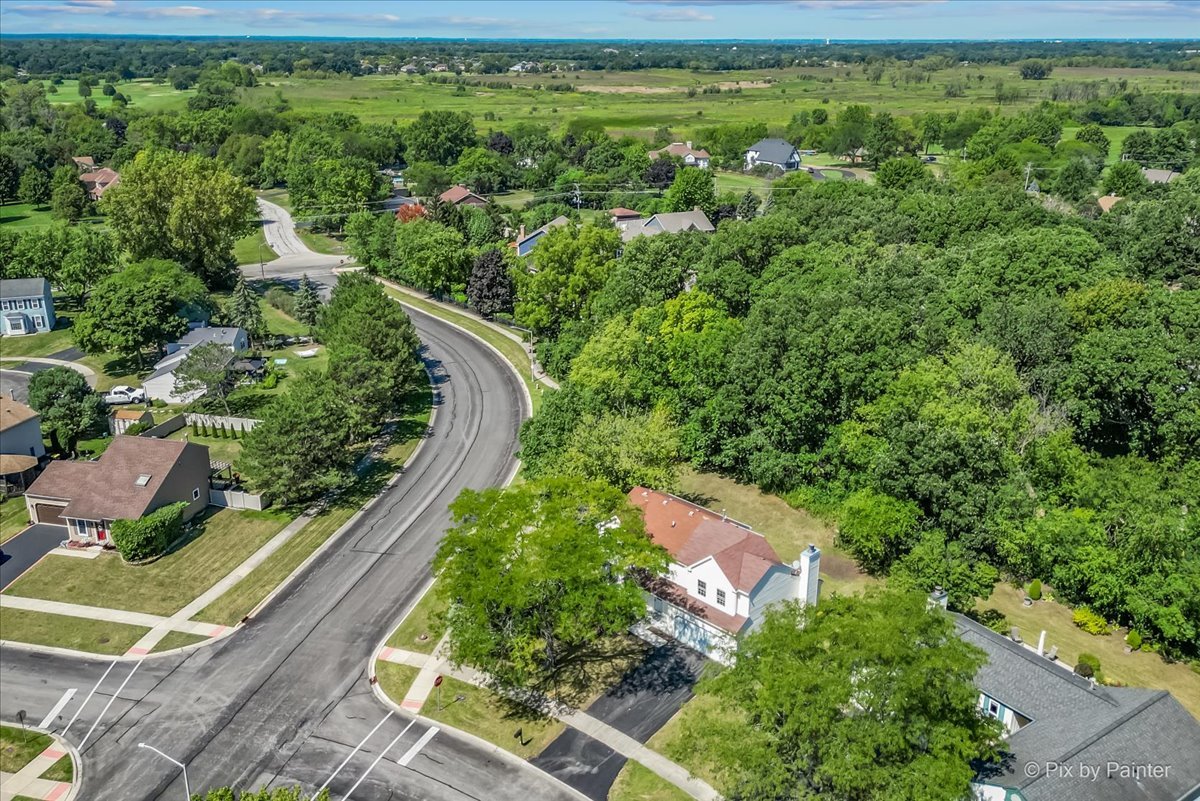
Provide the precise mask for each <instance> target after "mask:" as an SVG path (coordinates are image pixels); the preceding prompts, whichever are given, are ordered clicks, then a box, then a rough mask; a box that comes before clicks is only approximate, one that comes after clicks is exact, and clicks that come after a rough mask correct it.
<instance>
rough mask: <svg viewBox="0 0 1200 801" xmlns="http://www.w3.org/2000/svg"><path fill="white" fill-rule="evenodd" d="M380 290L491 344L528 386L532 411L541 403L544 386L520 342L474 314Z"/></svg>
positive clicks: (422, 299)
mask: <svg viewBox="0 0 1200 801" xmlns="http://www.w3.org/2000/svg"><path fill="white" fill-rule="evenodd" d="M383 291H384V292H386V293H388V294H389V295H391V296H392V297H393V298H396V299H397V300H399V301H400V302H401V303H406V304H408V305H409V306H412V307H414V308H416V309H418V310H420V311H423V312H425V313H427V314H432V315H433V316H434V317H440V318H441V319H443V320H448V321H449V322H452V323H454V324H455V325H458V326H461V327H462V328H465V329H467V330H468V331H470V332H471V333H472V334H475V335H476V336H478V337H479V338H480V339H482V340H483V341H484V342H487V343H488V344H490V345H492V346H493V347H494V348H496V350H498V351H500V354H501V355H502V356H504V358H505V359H507V360H508V362H509V363H510V364H512V365H513V366H514V367H516V368H517V372H518V373H519V374H520V376H521V378H522V379H524V381H525V386H526V387H528V388H529V396H530V399H531V401H532V403H533V412H534V413H535V414H536V413H537V410H538V409H539V408H541V405H542V392H543V390H544V389H545V386H544V385H543V384H542V383H541V382H538V381H534V380H533V372H532V371H531V370H530V368H529V353H528V352H527V351H526V350H525V348H524V347H523V346H522V345H521V343H519V342H516V341H515V340H513V339H511V338H509V337H506V336H504V334H501V333H500V332H499V331H497V330H495V329H494V328H492V327H491V326H489V325H486V324H484V323H482V322H480V321H479V320H477V319H475V318H474V317H470V316H468V315H466V314H460V313H459V312H456V311H452V310H450V309H447V308H445V307H444V306H441V305H439V304H436V303H432V302H430V301H428V300H426V299H424V298H421V297H417V296H415V295H411V294H409V293H408V292H401V291H400V290H398V289H393V288H392V287H390V286H386V285H385V286H384V287H383Z"/></svg>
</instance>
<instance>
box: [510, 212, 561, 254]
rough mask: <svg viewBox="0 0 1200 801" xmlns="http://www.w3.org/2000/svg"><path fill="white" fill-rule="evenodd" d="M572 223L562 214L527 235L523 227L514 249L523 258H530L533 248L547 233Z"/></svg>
mask: <svg viewBox="0 0 1200 801" xmlns="http://www.w3.org/2000/svg"><path fill="white" fill-rule="evenodd" d="M570 222H571V221H570V220H569V219H567V218H566V217H565V216H564V215H562V214H560V215H558V216H557V217H555V218H554V219H553V220H551V221H550V222H548V223H546V224H545V225H543V226H542V227H541V228H535V229H534V230H533V231H531V232H530V233H528V234H527V233H525V226H521V230H520V232H519V233H518V234H517V241H516V242H514V243H513V247H515V248H516V249H517V255H518V256H521V257H524V256H528V255H529V254H530V253H532V252H533V246H534V245H536V244H537V243H538V240H539V239H541V238H542V237H543V236H545V235H546V232H547V231H549V230H550V229H551V228H561V227H562V226H564V225H567V224H569V223H570Z"/></svg>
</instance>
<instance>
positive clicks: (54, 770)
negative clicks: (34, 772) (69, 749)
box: [38, 754, 75, 782]
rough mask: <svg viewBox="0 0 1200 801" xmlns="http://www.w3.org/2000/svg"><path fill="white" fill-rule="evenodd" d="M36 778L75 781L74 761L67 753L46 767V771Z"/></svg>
mask: <svg viewBox="0 0 1200 801" xmlns="http://www.w3.org/2000/svg"><path fill="white" fill-rule="evenodd" d="M38 778H41V779H48V780H50V781H52V782H72V781H75V763H74V762H72V761H71V756H70V755H69V754H68V755H67V756H64V757H62V758H61V759H59V760H58V761H57V762H55V763H54V764H53V765H51V766H50V767H48V768H46V772H45V773H43V774H42V775H41V776H39V777H38Z"/></svg>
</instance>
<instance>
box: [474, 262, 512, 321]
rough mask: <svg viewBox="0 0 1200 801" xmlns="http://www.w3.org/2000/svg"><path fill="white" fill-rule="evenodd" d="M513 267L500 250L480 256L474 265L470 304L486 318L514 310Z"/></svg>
mask: <svg viewBox="0 0 1200 801" xmlns="http://www.w3.org/2000/svg"><path fill="white" fill-rule="evenodd" d="M511 269H512V267H511V266H510V265H509V263H508V260H507V259H505V258H504V253H503V252H502V251H501V250H500V249H499V248H488V249H487V250H484V251H482V252H480V254H479V255H478V256H476V257H475V260H474V262H473V263H472V264H471V277H470V279H469V280H468V281H467V300H468V301H469V302H470V304H471V305H472V306H473V307H474V308H475V310H476V311H477V312H479V313H480V314H482V315H483V316H484V317H492V316H493V315H495V314H497V313H499V312H512V310H513V281H512V276H511V275H510V274H509V271H510V270H511Z"/></svg>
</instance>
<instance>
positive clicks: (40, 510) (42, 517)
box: [29, 502, 67, 526]
mask: <svg viewBox="0 0 1200 801" xmlns="http://www.w3.org/2000/svg"><path fill="white" fill-rule="evenodd" d="M32 506H33V508H32V509H31V510H30V515H29V516H30V518H31V520H32V522H34V523H49V524H50V525H52V526H65V525H66V524H67V521H66V520H65V519H64V518H63V516H62V511H63V509H66V508H67V505H66V504H65V503H62V504H58V503H40V502H35V503H34V504H33V505H32Z"/></svg>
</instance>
